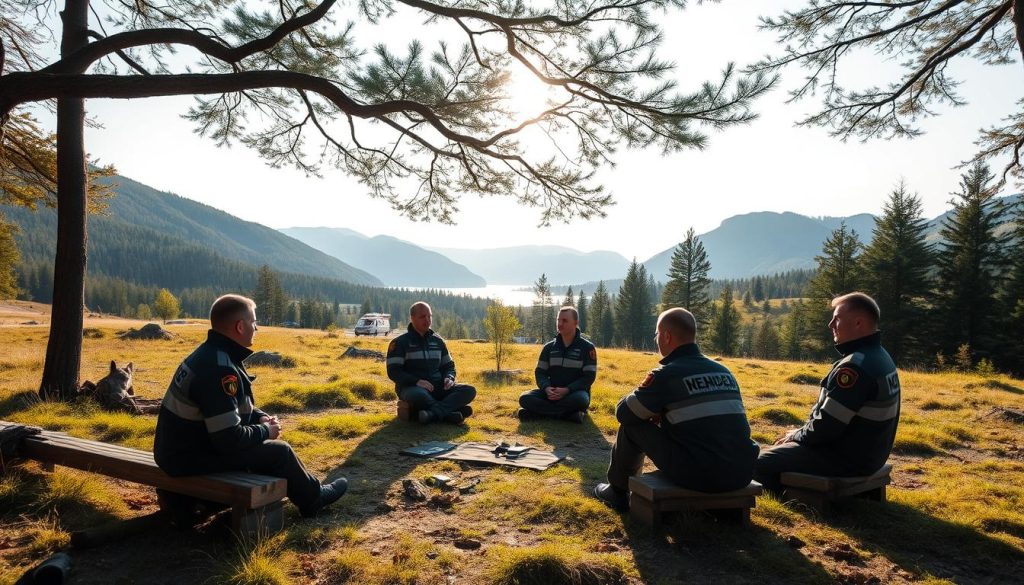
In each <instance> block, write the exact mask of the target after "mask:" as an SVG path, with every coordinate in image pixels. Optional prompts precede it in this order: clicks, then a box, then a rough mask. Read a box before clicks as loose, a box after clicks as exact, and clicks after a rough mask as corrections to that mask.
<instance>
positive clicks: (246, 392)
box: [153, 295, 348, 517]
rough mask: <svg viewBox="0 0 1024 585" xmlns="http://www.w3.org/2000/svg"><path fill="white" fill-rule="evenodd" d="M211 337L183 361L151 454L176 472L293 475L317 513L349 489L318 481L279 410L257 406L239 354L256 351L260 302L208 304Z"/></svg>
mask: <svg viewBox="0 0 1024 585" xmlns="http://www.w3.org/2000/svg"><path fill="white" fill-rule="evenodd" d="M210 326H211V327H212V329H210V332H209V334H208V336H207V338H206V341H205V342H204V343H203V344H202V345H200V346H199V347H198V348H196V350H195V351H193V352H192V353H191V354H190V355H189V356H188V357H187V358H185V361H183V362H182V363H181V365H180V366H178V369H177V371H176V372H175V373H174V379H173V380H171V384H170V386H169V387H168V388H167V393H166V394H165V395H164V399H163V403H162V405H161V408H160V414H159V416H158V417H157V423H156V438H155V440H154V444H153V457H154V459H156V464H157V465H159V466H160V469H163V470H164V471H165V472H167V474H168V475H171V476H183V475H202V474H206V473H214V472H218V471H249V472H252V473H260V474H263V475H270V476H274V477H283V478H285V479H287V480H288V499H290V500H291V501H292V502H293V503H294V504H295V505H296V506H298V508H299V511H300V512H301V513H302V515H303V516H307V517H308V516H314V515H316V513H317V512H319V511H320V510H321V509H322V508H324V507H326V506H328V505H330V504H331V503H333V502H335V501H336V500H337V499H338V498H340V497H341V496H342V494H344V493H345V490H346V488H347V486H348V482H347V481H346V480H345V478H343V477H342V478H339V479H336V480H334V481H333V482H331V483H329V484H326V485H321V484H320V482H319V481H318V480H317V479H316V478H315V477H313V476H312V475H310V474H309V473H308V472H307V471H306V469H305V467H303V466H302V462H301V461H299V459H298V457H296V456H295V452H294V451H292V448H291V446H290V445H289V444H288V443H286V442H284V441H281V440H278V437H280V436H281V422H280V421H278V420H277V417H276V416H270V415H268V414H267V413H265V412H263V411H261V410H259V409H258V408H256V405H255V400H254V398H253V393H252V380H254V379H255V376H250V375H249V373H248V372H246V370H245V366H244V365H243V364H242V360H244V359H245V358H247V357H248V356H249V355H251V354H252V351H251V350H250V349H249V347H251V346H252V340H253V337H254V336H255V334H256V303H254V302H253V301H252V300H251V299H247V298H245V297H242V296H238V295H224V296H222V297H220V298H218V299H217V300H216V301H214V303H213V307H212V308H211V309H210Z"/></svg>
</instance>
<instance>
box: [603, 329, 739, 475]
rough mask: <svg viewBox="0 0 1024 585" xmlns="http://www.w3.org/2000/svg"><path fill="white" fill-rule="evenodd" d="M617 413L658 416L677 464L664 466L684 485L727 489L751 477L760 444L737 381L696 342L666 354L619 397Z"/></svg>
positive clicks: (629, 419) (626, 420)
mask: <svg viewBox="0 0 1024 585" xmlns="http://www.w3.org/2000/svg"><path fill="white" fill-rule="evenodd" d="M615 416H616V418H618V420H619V422H620V423H622V424H624V425H628V424H636V423H640V422H643V421H646V420H648V419H650V418H651V417H653V416H658V417H660V419H661V423H660V424H661V429H662V431H663V432H664V433H665V435H666V437H667V439H668V440H670V441H672V443H673V448H672V449H671V452H672V457H673V469H670V470H665V469H663V470H662V471H667V472H668V473H669V476H670V477H672V478H673V480H674V481H676V482H677V483H680V484H681V485H683V486H684V487H688V488H690V489H696V490H702V491H727V490H732V489H738V488H740V487H744V486H746V485H747V484H748V483H749V482H750V479H751V477H753V474H754V462H755V460H756V459H757V451H758V449H757V445H756V444H755V443H754V442H753V441H752V440H751V439H750V425H749V424H748V423H747V414H746V411H745V410H744V408H743V399H742V397H741V396H740V387H739V384H738V383H737V382H736V378H735V377H734V376H733V375H732V373H731V372H730V371H729V369H728V368H726V367H725V366H723V365H722V364H720V363H718V362H716V361H713V360H711V359H708V358H707V357H706V356H705V355H704V354H702V353H701V352H700V348H699V347H698V346H697V344H695V343H691V344H688V345H683V346H681V347H678V348H676V349H675V350H674V351H673V352H672V353H670V354H669V355H667V356H665V357H664V358H663V359H662V360H661V367H659V368H656V369H654V370H652V371H651V372H650V373H649V374H647V378H646V379H645V380H644V381H643V382H642V383H641V385H640V387H639V388H637V389H636V390H634V391H633V393H632V394H629V395H627V396H626V397H625V398H623V399H622V400H621V401H620V402H619V405H618V408H617V409H616V411H615Z"/></svg>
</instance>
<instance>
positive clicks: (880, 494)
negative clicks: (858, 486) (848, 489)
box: [856, 485, 885, 502]
mask: <svg viewBox="0 0 1024 585" xmlns="http://www.w3.org/2000/svg"><path fill="white" fill-rule="evenodd" d="M856 497H858V498H864V499H866V500H871V501H872V502H884V501H885V486H884V485H883V486H881V487H877V488H874V489H870V490H867V491H864V492H861V493H859V494H857V495H856Z"/></svg>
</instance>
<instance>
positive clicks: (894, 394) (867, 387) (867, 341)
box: [756, 292, 900, 493]
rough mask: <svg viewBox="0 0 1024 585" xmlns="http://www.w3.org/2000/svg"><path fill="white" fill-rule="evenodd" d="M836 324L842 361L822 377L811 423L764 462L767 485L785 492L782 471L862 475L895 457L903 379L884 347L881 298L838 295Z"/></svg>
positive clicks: (767, 453) (760, 476) (760, 463)
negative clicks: (890, 453) (893, 455)
mask: <svg viewBox="0 0 1024 585" xmlns="http://www.w3.org/2000/svg"><path fill="white" fill-rule="evenodd" d="M832 308H833V312H832V320H831V321H829V324H828V326H829V329H831V330H832V339H833V341H835V344H836V351H838V352H839V353H840V354H842V356H843V357H842V358H840V359H839V360H838V361H836V362H835V363H833V364H832V369H831V370H830V371H829V373H828V374H826V375H825V377H824V378H822V380H821V391H820V392H819V393H818V402H817V403H816V404H815V405H814V408H812V409H811V416H810V418H809V419H808V420H807V422H806V423H804V425H803V426H802V427H800V428H798V429H794V430H792V431H789V432H788V433H786V434H785V435H784V436H783V437H782V438H780V439H779V440H778V441H776V442H775V446H773V447H770V448H768V449H765V450H764V451H762V452H761V455H760V457H758V459H757V473H756V477H757V480H758V481H759V482H761V484H762V485H764V487H765V489H767V490H769V491H773V492H775V493H781V492H782V489H783V488H782V484H781V481H780V477H781V475H782V473H785V472H787V471H793V472H797V473H810V474H814V475H825V476H836V477H858V476H864V475H871V474H872V473H874V472H875V471H878V469H879V468H880V467H882V465H884V464H885V460H886V459H888V458H889V452H890V451H891V450H892V444H893V441H894V440H895V439H896V427H897V425H898V423H899V419H900V378H899V375H898V374H897V372H896V364H895V363H894V362H893V361H892V358H891V357H890V356H889V353H888V352H887V351H885V348H883V347H882V344H881V332H879V330H878V321H879V318H880V317H881V311H880V310H879V308H878V303H876V302H875V300H874V299H873V298H871V297H869V296H868V295H866V294H864V293H862V292H853V293H850V294H847V295H843V296H840V297H836V298H835V299H832Z"/></svg>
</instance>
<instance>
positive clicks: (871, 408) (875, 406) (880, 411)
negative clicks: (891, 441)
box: [857, 401, 900, 422]
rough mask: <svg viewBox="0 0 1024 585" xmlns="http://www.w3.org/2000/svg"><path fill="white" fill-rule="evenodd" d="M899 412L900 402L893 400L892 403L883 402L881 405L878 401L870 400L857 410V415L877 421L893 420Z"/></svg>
mask: <svg viewBox="0 0 1024 585" xmlns="http://www.w3.org/2000/svg"><path fill="white" fill-rule="evenodd" d="M899 414H900V404H899V402H896V401H893V402H892V403H891V404H885V403H882V404H881V405H879V403H877V402H868V403H866V404H865V405H864V406H862V407H860V410H858V411H857V416H859V417H861V418H864V419H867V420H873V421H876V422H884V421H887V420H892V419H894V418H896V417H897V416H899Z"/></svg>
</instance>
